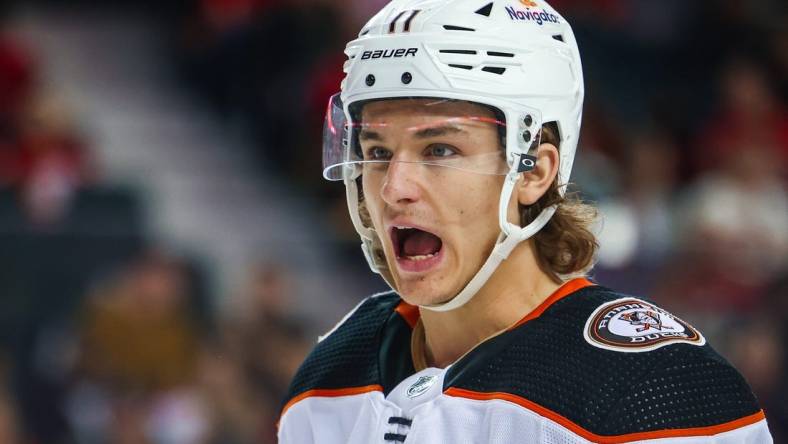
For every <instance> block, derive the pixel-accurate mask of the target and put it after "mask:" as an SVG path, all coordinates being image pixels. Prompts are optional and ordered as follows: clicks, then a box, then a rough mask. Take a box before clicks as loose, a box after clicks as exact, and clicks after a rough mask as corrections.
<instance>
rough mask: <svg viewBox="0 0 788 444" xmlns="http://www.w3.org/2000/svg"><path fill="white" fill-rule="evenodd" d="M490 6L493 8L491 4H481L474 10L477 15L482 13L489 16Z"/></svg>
mask: <svg viewBox="0 0 788 444" xmlns="http://www.w3.org/2000/svg"><path fill="white" fill-rule="evenodd" d="M492 8H493V4H492V3H488V4H487V5H485V6H482V7H481V8H480V9H479V10H478V11H476V13H477V14H479V15H483V16H485V17H489V16H490V13H491V12H492Z"/></svg>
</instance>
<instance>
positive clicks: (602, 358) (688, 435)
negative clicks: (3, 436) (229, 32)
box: [279, 0, 772, 444]
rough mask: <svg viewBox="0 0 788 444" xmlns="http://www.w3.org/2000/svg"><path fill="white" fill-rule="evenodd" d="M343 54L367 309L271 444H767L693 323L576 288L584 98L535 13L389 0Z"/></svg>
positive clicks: (555, 28) (320, 356) (336, 170)
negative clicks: (368, 274)
mask: <svg viewBox="0 0 788 444" xmlns="http://www.w3.org/2000/svg"><path fill="white" fill-rule="evenodd" d="M346 53H347V55H348V61H347V63H346V64H345V73H346V78H345V80H344V81H343V82H342V87H341V93H340V94H338V95H336V96H334V97H332V99H331V101H330V103H329V108H328V110H327V111H328V112H327V116H326V125H325V131H324V152H323V159H324V166H325V171H324V174H325V176H326V178H328V179H331V180H342V181H343V182H344V184H345V186H346V189H347V199H348V206H349V209H350V215H351V219H352V220H353V223H354V225H355V227H356V230H357V231H358V233H359V235H360V237H361V239H362V242H363V245H362V247H363V250H364V253H365V255H366V256H367V259H368V261H369V264H370V266H371V268H372V269H373V270H374V271H375V272H378V273H380V274H381V276H382V277H383V278H384V279H385V280H386V281H387V282H388V283H389V285H390V286H391V287H392V289H393V291H391V292H388V293H384V294H379V295H375V296H372V297H370V298H368V299H366V300H364V301H363V302H362V303H361V304H360V305H359V306H358V307H356V308H355V309H354V310H353V311H352V312H351V313H350V314H349V315H348V316H347V317H346V318H345V319H344V320H343V321H341V322H340V323H339V324H338V325H337V327H336V328H334V329H333V330H332V331H331V332H329V333H328V334H327V335H325V336H323V337H322V338H321V341H320V342H319V343H318V345H317V346H316V348H315V349H314V351H313V352H312V353H311V354H310V356H309V357H308V358H307V359H306V361H305V362H304V363H303V365H302V366H301V368H300V369H299V371H298V373H297V375H296V376H295V379H294V380H293V382H292V385H291V387H290V390H289V391H290V393H289V395H288V398H287V399H286V401H285V404H284V406H283V409H282V415H281V418H280V424H279V439H280V442H281V443H283V444H309V443H325V444H348V443H352V444H371V443H396V442H407V443H424V444H440V443H446V444H460V443H469V444H470V443H501V444H502V443H562V444H568V443H587V442H601V443H619V442H635V441H637V442H654V443H656V442H659V443H674V442H675V443H679V442H692V443H712V442H713V443H769V442H771V441H772V440H771V437H770V434H769V431H768V427H767V424H766V420H765V417H764V414H763V412H762V411H761V409H760V408H759V407H758V404H757V401H756V399H755V398H754V396H753V394H752V392H751V390H750V388H749V387H748V385H747V383H746V382H745V381H744V379H743V378H742V377H741V375H739V373H738V372H737V371H736V370H735V369H734V368H733V367H731V366H730V365H729V364H728V363H727V362H726V361H725V360H724V359H723V358H722V357H720V356H719V355H718V354H717V353H716V352H715V351H714V350H713V349H712V348H711V347H710V346H709V345H708V344H706V341H705V339H704V337H703V335H702V334H701V333H700V332H699V331H698V330H696V329H695V328H693V327H692V326H691V325H690V324H689V323H687V322H685V321H684V320H682V319H680V318H679V317H676V316H674V315H672V314H671V313H669V312H667V311H665V310H664V309H662V308H660V307H658V306H656V305H655V304H653V303H651V302H648V301H646V300H643V299H638V298H635V297H631V296H626V295H622V294H619V293H616V292H615V291H613V290H610V289H607V288H604V287H602V286H599V285H596V284H594V283H592V282H591V281H589V280H588V279H586V278H585V277H584V276H585V273H586V272H587V271H588V270H589V269H590V267H591V265H592V263H591V261H592V257H593V254H594V250H595V248H596V241H595V239H594V237H593V234H592V233H591V231H590V229H589V227H590V225H591V223H592V222H593V211H592V210H593V209H592V208H590V207H588V206H586V205H584V204H582V203H580V202H578V201H577V200H573V199H571V198H568V197H567V196H566V195H565V186H566V184H567V182H568V180H569V176H570V171H571V169H572V161H573V158H574V154H575V148H576V147H577V141H578V140H577V139H578V134H579V130H580V120H581V119H580V117H581V109H582V102H583V79H582V70H581V66H580V55H579V52H578V48H577V44H576V42H575V38H574V36H573V34H572V30H571V28H570V27H569V24H568V23H567V22H566V20H565V19H564V18H563V17H561V16H560V15H559V14H558V13H557V12H556V11H555V10H554V9H552V8H551V7H550V6H549V5H548V4H546V3H545V2H544V1H542V0H494V1H493V0H394V1H393V2H391V3H390V4H389V5H388V6H386V7H385V8H384V9H383V10H382V11H381V12H380V13H378V14H377V15H376V16H375V17H374V18H372V20H371V21H370V22H369V23H367V25H366V26H364V28H363V29H362V30H361V33H360V35H359V37H358V39H356V40H354V41H352V42H350V43H349V44H348V46H347V49H346Z"/></svg>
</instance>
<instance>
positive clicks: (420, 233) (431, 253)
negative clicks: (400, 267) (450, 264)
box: [391, 227, 443, 262]
mask: <svg viewBox="0 0 788 444" xmlns="http://www.w3.org/2000/svg"><path fill="white" fill-rule="evenodd" d="M391 244H392V245H393V246H394V254H396V255H397V261H410V262H423V261H428V260H429V259H433V258H435V257H436V256H438V255H439V254H440V252H441V249H442V248H443V241H442V240H441V238H440V237H438V236H436V235H435V234H433V233H430V232H428V231H424V230H421V229H418V228H413V227H393V228H392V229H391Z"/></svg>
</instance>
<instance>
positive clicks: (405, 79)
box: [402, 72, 413, 85]
mask: <svg viewBox="0 0 788 444" xmlns="http://www.w3.org/2000/svg"><path fill="white" fill-rule="evenodd" d="M412 80H413V76H412V75H411V74H410V73H409V72H405V73H403V74H402V83H404V84H406V85H407V84H409V83H410V82H411V81H412Z"/></svg>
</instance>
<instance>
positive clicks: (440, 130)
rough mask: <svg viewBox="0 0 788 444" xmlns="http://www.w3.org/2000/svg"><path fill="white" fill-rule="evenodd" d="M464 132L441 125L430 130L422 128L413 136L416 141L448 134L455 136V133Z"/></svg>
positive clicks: (453, 127) (451, 126)
mask: <svg viewBox="0 0 788 444" xmlns="http://www.w3.org/2000/svg"><path fill="white" fill-rule="evenodd" d="M465 132H466V131H465V130H463V129H461V128H457V127H456V126H453V125H441V126H433V127H430V128H424V129H421V130H418V131H416V134H414V136H415V137H416V138H417V139H429V138H430V137H437V136H445V135H446V134H449V133H452V134H456V133H465Z"/></svg>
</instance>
